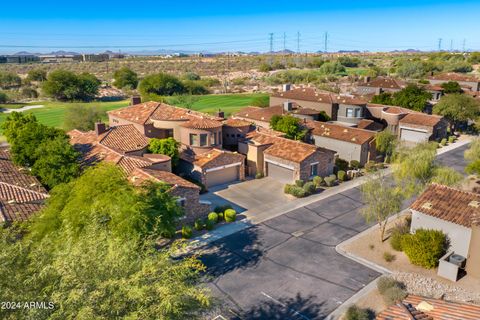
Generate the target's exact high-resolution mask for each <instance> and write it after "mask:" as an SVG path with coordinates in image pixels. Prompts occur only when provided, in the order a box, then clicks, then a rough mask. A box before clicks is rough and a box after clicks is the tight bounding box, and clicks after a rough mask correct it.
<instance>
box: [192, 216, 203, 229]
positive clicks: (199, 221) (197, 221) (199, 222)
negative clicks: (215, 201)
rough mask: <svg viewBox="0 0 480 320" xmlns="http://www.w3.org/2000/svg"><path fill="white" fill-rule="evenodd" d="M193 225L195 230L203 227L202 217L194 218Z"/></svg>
mask: <svg viewBox="0 0 480 320" xmlns="http://www.w3.org/2000/svg"><path fill="white" fill-rule="evenodd" d="M193 227H194V228H195V230H197V231H200V230H202V229H203V227H204V225H203V221H202V219H200V218H199V219H197V220H195V223H194V224H193Z"/></svg>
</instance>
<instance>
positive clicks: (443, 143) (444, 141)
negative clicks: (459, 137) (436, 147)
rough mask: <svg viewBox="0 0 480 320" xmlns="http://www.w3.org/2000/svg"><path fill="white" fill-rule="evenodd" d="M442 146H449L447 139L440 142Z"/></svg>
mask: <svg viewBox="0 0 480 320" xmlns="http://www.w3.org/2000/svg"><path fill="white" fill-rule="evenodd" d="M440 145H441V146H442V147H443V146H446V145H447V139H445V138H443V139H442V141H440Z"/></svg>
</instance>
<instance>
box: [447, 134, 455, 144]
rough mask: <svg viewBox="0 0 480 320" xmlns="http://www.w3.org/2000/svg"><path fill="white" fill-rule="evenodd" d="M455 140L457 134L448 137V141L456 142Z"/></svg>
mask: <svg viewBox="0 0 480 320" xmlns="http://www.w3.org/2000/svg"><path fill="white" fill-rule="evenodd" d="M455 140H457V137H456V136H450V137H448V143H454V142H455Z"/></svg>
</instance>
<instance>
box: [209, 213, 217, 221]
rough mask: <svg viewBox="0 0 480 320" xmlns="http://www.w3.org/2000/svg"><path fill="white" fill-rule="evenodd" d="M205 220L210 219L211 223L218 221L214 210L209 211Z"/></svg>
mask: <svg viewBox="0 0 480 320" xmlns="http://www.w3.org/2000/svg"><path fill="white" fill-rule="evenodd" d="M207 220H208V221H212V222H213V223H217V222H218V214H217V213H216V212H210V213H209V214H208V218H207Z"/></svg>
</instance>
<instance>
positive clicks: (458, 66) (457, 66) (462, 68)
mask: <svg viewBox="0 0 480 320" xmlns="http://www.w3.org/2000/svg"><path fill="white" fill-rule="evenodd" d="M472 70H473V67H472V65H471V64H470V63H468V62H467V61H452V60H450V61H448V62H447V63H446V64H445V66H444V68H443V71H445V72H460V73H467V72H471V71H472Z"/></svg>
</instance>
